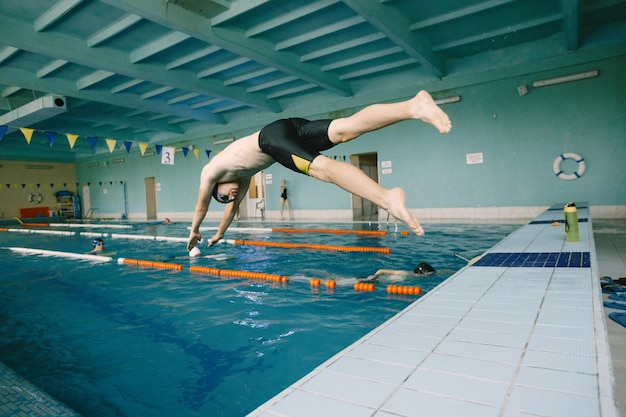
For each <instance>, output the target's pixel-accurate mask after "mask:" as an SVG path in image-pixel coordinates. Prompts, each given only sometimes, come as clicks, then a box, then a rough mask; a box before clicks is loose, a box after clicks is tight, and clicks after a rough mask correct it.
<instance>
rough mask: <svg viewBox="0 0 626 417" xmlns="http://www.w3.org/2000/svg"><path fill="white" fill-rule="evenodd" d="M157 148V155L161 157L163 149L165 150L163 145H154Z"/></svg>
mask: <svg viewBox="0 0 626 417" xmlns="http://www.w3.org/2000/svg"><path fill="white" fill-rule="evenodd" d="M154 147H155V148H156V152H157V155H161V149H163V145H154Z"/></svg>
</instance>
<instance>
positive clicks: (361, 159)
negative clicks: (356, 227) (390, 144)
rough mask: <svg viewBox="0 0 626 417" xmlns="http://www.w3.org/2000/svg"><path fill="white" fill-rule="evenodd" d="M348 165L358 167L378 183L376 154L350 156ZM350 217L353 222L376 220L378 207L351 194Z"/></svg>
mask: <svg viewBox="0 0 626 417" xmlns="http://www.w3.org/2000/svg"><path fill="white" fill-rule="evenodd" d="M350 163H351V164H352V165H355V166H357V167H359V169H360V170H361V171H363V172H364V173H365V174H366V175H367V176H368V177H370V178H371V179H372V180H374V182H376V183H378V154H377V153H376V152H372V153H363V154H357V155H350ZM352 217H353V219H354V220H378V206H376V205H375V204H373V203H372V202H371V201H369V200H366V199H364V198H361V197H359V196H356V195H354V194H352Z"/></svg>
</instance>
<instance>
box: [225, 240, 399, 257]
mask: <svg viewBox="0 0 626 417" xmlns="http://www.w3.org/2000/svg"><path fill="white" fill-rule="evenodd" d="M221 242H223V243H228V244H231V245H244V246H267V247H277V248H305V249H313V250H326V251H332V252H377V253H385V254H387V253H391V249H389V248H376V247H368V246H337V245H321V244H317V243H286V242H270V241H258V240H242V239H235V240H232V239H223V240H222V241H221Z"/></svg>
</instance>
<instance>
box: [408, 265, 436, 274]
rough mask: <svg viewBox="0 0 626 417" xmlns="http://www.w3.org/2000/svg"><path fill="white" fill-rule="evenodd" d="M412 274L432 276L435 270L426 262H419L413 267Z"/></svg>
mask: <svg viewBox="0 0 626 417" xmlns="http://www.w3.org/2000/svg"><path fill="white" fill-rule="evenodd" d="M413 272H414V273H416V274H420V275H430V274H434V273H435V268H433V267H432V266H430V265H428V264H427V263H426V262H420V263H419V264H418V265H417V266H416V267H415V269H414V270H413Z"/></svg>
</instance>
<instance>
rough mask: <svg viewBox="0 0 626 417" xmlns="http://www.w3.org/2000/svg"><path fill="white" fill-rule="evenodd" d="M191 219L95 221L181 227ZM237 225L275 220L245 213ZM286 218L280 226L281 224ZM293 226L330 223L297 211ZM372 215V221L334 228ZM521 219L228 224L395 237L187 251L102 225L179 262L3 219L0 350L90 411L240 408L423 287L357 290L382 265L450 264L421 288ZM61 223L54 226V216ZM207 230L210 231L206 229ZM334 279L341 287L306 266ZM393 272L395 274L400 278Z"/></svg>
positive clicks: (94, 415)
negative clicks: (50, 253) (10, 227)
mask: <svg viewBox="0 0 626 417" xmlns="http://www.w3.org/2000/svg"><path fill="white" fill-rule="evenodd" d="M188 225H189V224H188V223H187V224H182V223H181V224H172V225H151V224H134V225H132V228H130V229H125V230H119V229H115V230H113V229H107V228H106V224H103V228H102V229H94V228H93V227H90V228H89V230H88V232H89V233H94V232H98V233H105V234H110V233H122V234H133V235H159V236H170V237H186V236H187V235H188V230H187V227H188ZM240 226H241V227H272V224H268V223H263V224H251V223H240ZM280 226H285V225H284V224H281V225H280ZM297 227H298V228H306V227H309V228H320V227H321V228H329V227H328V225H313V224H310V225H303V224H298V225H297ZM353 227H363V228H372V227H374V226H369V225H367V224H364V225H362V226H355V225H353V224H341V225H332V228H353ZM518 227H519V225H515V224H508V225H494V224H488V225H479V224H437V225H428V227H427V233H428V234H427V237H425V238H419V237H416V236H402V235H400V234H399V233H398V232H396V231H395V230H393V227H392V228H390V230H389V234H388V235H386V236H383V237H363V236H356V235H334V234H308V233H307V234H283V233H271V232H270V233H268V232H257V233H243V232H238V231H235V232H229V234H228V236H227V237H228V238H230V239H236V238H242V239H250V240H270V241H282V242H306V243H319V244H328V245H345V246H367V247H389V248H390V249H391V253H390V254H380V253H353V252H350V253H342V252H327V251H315V250H308V249H300V248H296V249H284V248H270V247H258V246H237V245H232V244H226V243H224V244H219V245H216V246H214V247H212V248H206V247H202V248H201V249H202V252H203V254H204V255H208V254H217V253H220V254H224V255H226V257H230V259H226V260H221V261H218V260H215V259H207V258H201V259H189V258H188V257H186V256H185V255H186V252H185V249H184V247H185V244H184V243H172V242H162V241H153V240H150V241H145V240H132V239H126V238H111V237H106V236H105V238H104V239H105V243H106V247H107V250H115V251H116V252H117V254H116V255H115V256H114V257H126V258H134V259H151V260H167V261H169V262H175V263H179V264H181V265H183V266H184V267H185V269H184V270H183V271H171V270H161V269H152V268H140V267H134V266H129V265H118V263H117V262H106V263H93V262H89V261H85V260H77V259H67V258H63V257H46V256H39V255H24V254H21V253H16V252H14V251H10V250H8V249H6V248H7V247H26V248H36V249H46V250H54V251H65V252H74V253H84V252H87V251H89V250H90V249H91V240H92V237H87V236H84V235H80V234H79V233H80V231H81V229H80V228H78V229H77V228H71V229H69V228H68V229H60V230H71V231H72V234H71V235H70V236H56V235H49V234H41V233H36V234H25V233H16V232H1V233H0V248H1V249H0V259H1V260H2V274H1V278H0V288H1V291H0V362H3V363H5V364H6V365H7V366H9V367H10V368H12V369H13V370H14V371H16V372H17V373H18V374H20V375H21V376H23V377H25V378H26V379H28V380H29V381H31V382H32V383H34V384H36V385H38V386H39V387H40V388H41V389H43V390H44V391H46V392H48V393H49V394H51V395H52V396H53V397H55V398H56V399H58V400H59V401H62V402H64V403H65V404H67V405H68V406H70V407H71V408H72V409H74V410H76V411H77V412H79V413H80V414H82V415H83V416H85V417H109V416H111V417H113V416H116V417H117V416H125V417H139V416H146V417H147V416H149V417H161V416H163V417H165V416H167V417H171V416H177V417H186V416H212V417H219V416H243V415H245V414H247V413H249V412H251V411H252V410H254V409H255V408H256V407H258V406H259V405H260V404H262V403H263V402H265V401H266V400H268V399H269V398H271V397H272V396H274V395H275V394H277V393H278V392H280V391H282V390H283V389H284V388H286V387H287V386H289V385H290V384H291V383H293V382H295V381H296V380H297V379H299V378H301V377H302V376H304V375H306V374H307V373H309V372H310V371H311V370H313V369H314V368H315V367H316V366H317V365H319V364H320V363H322V362H324V361H325V360H326V359H328V358H329V357H331V356H332V355H333V354H335V353H337V352H339V351H340V350H342V349H343V348H345V347H346V346H348V345H349V344H351V343H352V342H354V341H356V340H357V339H359V338H360V337H361V336H363V335H364V334H366V333H367V332H369V331H370V330H372V329H373V328H375V327H377V326H379V325H380V324H381V323H383V322H384V321H385V320H387V319H389V318H391V317H392V316H393V315H395V314H396V313H398V312H399V311H401V310H402V309H403V308H405V307H406V306H407V305H408V304H409V303H410V302H412V301H414V300H416V299H417V297H415V296H398V295H389V294H387V293H386V291H385V286H386V283H385V282H384V280H383V281H381V282H379V283H378V285H377V287H376V290H375V291H374V292H355V291H354V289H353V283H354V282H355V279H356V278H364V277H367V276H368V275H371V274H373V273H374V272H375V271H376V270H377V269H380V268H387V269H405V270H412V269H413V268H414V267H415V266H416V265H417V264H418V263H419V262H428V263H429V264H431V265H432V266H433V267H435V269H437V270H439V271H445V272H444V273H437V274H435V275H432V276H429V277H426V278H419V279H418V278H411V279H407V280H406V281H405V282H403V284H406V285H419V286H421V288H422V294H424V293H425V292H427V291H428V290H429V289H432V288H434V287H435V286H436V285H438V284H439V283H441V282H442V281H443V280H444V279H446V278H447V277H449V276H450V275H451V274H452V271H456V270H458V269H460V268H462V267H463V266H465V264H466V261H464V260H463V259H461V258H460V257H458V256H455V253H462V254H463V257H466V258H467V257H472V256H475V255H477V254H479V253H480V252H481V251H482V250H486V249H488V248H489V247H491V246H493V245H494V244H495V243H497V242H499V241H500V240H501V239H503V238H504V237H505V236H506V235H507V234H508V233H510V232H512V231H513V230H515V229H517V228H518ZM55 230H59V229H58V228H56V229H55ZM212 233H213V232H212V231H205V232H203V234H204V235H205V237H210V236H211V235H212ZM190 265H204V266H215V267H218V268H223V269H238V270H249V271H259V272H268V273H273V274H279V275H286V276H288V277H289V278H290V280H289V282H288V283H286V284H282V283H274V282H266V281H255V280H247V279H241V278H236V279H224V278H218V277H214V276H210V275H204V274H196V273H190V272H189V270H188V267H189V266H190ZM311 278H320V279H321V280H322V283H323V282H324V281H325V280H326V279H335V280H336V282H337V288H335V289H334V290H327V289H326V288H325V287H324V285H323V284H322V286H321V287H319V288H317V289H316V288H311V286H310V285H309V280H310V279H311ZM394 283H397V282H394Z"/></svg>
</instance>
